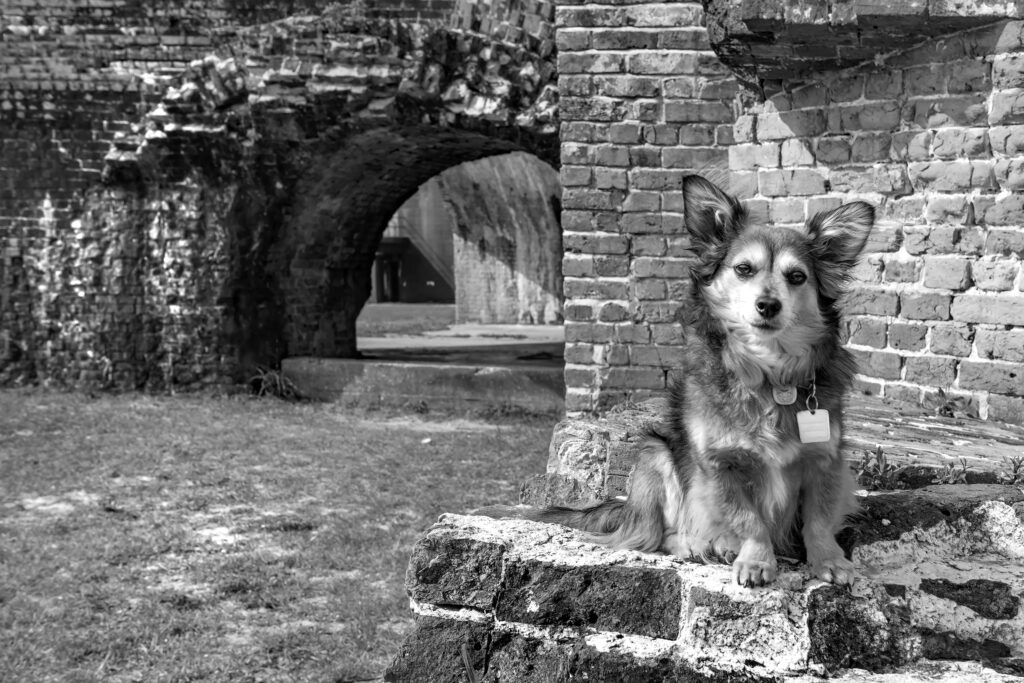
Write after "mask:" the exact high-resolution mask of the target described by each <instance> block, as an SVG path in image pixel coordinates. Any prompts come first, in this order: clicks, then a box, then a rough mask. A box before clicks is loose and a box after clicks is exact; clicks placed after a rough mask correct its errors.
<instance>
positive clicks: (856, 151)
mask: <svg viewBox="0 0 1024 683" xmlns="http://www.w3.org/2000/svg"><path fill="white" fill-rule="evenodd" d="M891 146H892V136H891V135H889V133H860V134H858V135H855V136H854V137H853V145H852V147H851V155H850V160H851V161H853V162H854V163H865V162H873V161H885V160H888V159H889V151H890V148H891Z"/></svg>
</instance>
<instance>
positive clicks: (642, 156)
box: [556, 3, 737, 413]
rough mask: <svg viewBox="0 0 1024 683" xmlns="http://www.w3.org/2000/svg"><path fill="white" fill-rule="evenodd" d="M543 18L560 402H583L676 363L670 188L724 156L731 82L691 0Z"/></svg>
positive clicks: (634, 385) (681, 266)
mask: <svg viewBox="0 0 1024 683" xmlns="http://www.w3.org/2000/svg"><path fill="white" fill-rule="evenodd" d="M556 21H557V26H558V32H557V42H558V49H559V55H558V87H559V92H560V116H561V145H562V169H561V177H562V185H563V191H562V228H563V234H564V237H563V242H564V247H565V257H564V260H563V264H562V272H563V275H564V278H565V280H564V289H565V320H566V322H565V337H566V349H565V360H566V367H565V380H566V410H567V411H568V412H569V413H581V412H595V411H599V410H602V409H604V408H606V407H608V406H610V405H614V404H616V403H618V402H620V401H622V400H623V399H624V398H626V397H632V398H646V397H648V396H650V395H651V394H654V393H658V392H660V391H661V390H663V389H664V388H665V386H666V378H667V376H668V375H669V374H670V373H671V370H669V368H671V367H673V366H677V365H678V354H679V353H680V352H681V347H680V330H679V327H678V325H677V324H676V323H675V320H676V317H677V314H678V309H679V306H680V301H681V299H682V298H683V296H682V295H683V288H684V287H686V286H687V281H688V272H689V271H688V252H687V247H688V246H689V242H688V240H687V238H686V236H685V231H684V228H683V216H682V212H683V206H682V196H681V194H680V192H679V189H680V186H681V181H682V178H683V176H684V175H686V174H687V173H690V172H693V171H697V170H709V169H717V170H723V169H725V168H726V166H727V161H728V151H727V149H726V147H727V146H728V145H730V144H732V142H733V126H732V123H733V120H734V115H733V106H732V101H733V99H734V98H735V95H736V92H737V86H736V82H735V80H734V79H733V78H732V76H731V74H730V72H729V71H728V69H726V68H725V67H724V66H723V65H722V64H721V63H720V62H719V60H718V58H717V57H716V56H715V54H714V53H713V52H712V51H711V49H710V46H709V44H708V39H707V31H706V30H705V29H704V28H703V21H704V11H703V9H702V8H701V5H700V3H647V4H638V5H625V6H624V5H620V4H606V5H601V4H588V5H587V6H586V7H585V8H584V7H579V6H576V5H571V4H562V5H559V6H558V8H557V12H556ZM723 177H724V174H723Z"/></svg>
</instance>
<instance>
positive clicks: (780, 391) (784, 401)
mask: <svg viewBox="0 0 1024 683" xmlns="http://www.w3.org/2000/svg"><path fill="white" fill-rule="evenodd" d="M772 398H774V399H775V402H776V403H778V404H779V405H780V406H791V405H793V404H794V403H796V387H772Z"/></svg>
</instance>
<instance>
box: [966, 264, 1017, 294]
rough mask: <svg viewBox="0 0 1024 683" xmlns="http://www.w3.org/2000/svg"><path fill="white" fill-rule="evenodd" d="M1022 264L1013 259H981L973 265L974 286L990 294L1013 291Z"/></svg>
mask: <svg viewBox="0 0 1024 683" xmlns="http://www.w3.org/2000/svg"><path fill="white" fill-rule="evenodd" d="M1019 270H1020V262H1019V261H1017V260H1015V259H1013V260H1011V259H998V260H992V259H990V258H985V259H979V260H977V261H975V262H974V263H973V264H971V272H972V275H973V278H974V285H975V286H976V287H977V288H978V289H984V290H986V291H990V292H1005V291H1008V290H1010V289H1013V283H1014V282H1015V281H1016V279H1017V273H1018V271H1019Z"/></svg>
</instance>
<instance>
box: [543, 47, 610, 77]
mask: <svg viewBox="0 0 1024 683" xmlns="http://www.w3.org/2000/svg"><path fill="white" fill-rule="evenodd" d="M625 71H626V55H625V54H624V53H618V52H560V53H559V54H558V75H559V76H563V75H568V74H603V73H624V72H625Z"/></svg>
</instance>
